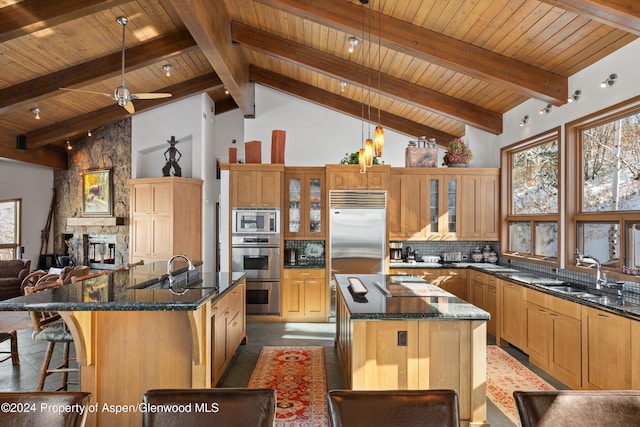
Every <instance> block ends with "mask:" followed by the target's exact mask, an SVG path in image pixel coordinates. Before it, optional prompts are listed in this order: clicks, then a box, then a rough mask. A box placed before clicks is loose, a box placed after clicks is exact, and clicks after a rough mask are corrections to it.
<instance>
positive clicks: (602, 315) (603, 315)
mask: <svg viewBox="0 0 640 427" xmlns="http://www.w3.org/2000/svg"><path fill="white" fill-rule="evenodd" d="M598 316H600V317H604V318H605V319H608V318H609V316H607V315H606V314H600V313H598Z"/></svg>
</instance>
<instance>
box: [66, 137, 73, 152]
mask: <svg viewBox="0 0 640 427" xmlns="http://www.w3.org/2000/svg"><path fill="white" fill-rule="evenodd" d="M67 150H69V151H71V150H73V147H72V146H71V141H69V140H68V139H67Z"/></svg>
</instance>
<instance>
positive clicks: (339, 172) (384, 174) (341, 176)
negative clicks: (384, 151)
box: [326, 165, 391, 190]
mask: <svg viewBox="0 0 640 427" xmlns="http://www.w3.org/2000/svg"><path fill="white" fill-rule="evenodd" d="M326 170H327V177H328V181H329V190H386V189H387V186H388V179H389V171H390V170H391V167H390V166H387V165H374V166H372V167H370V168H367V172H366V173H360V169H359V167H358V165H327V166H326Z"/></svg>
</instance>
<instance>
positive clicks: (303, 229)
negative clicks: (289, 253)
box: [284, 168, 327, 239]
mask: <svg viewBox="0 0 640 427" xmlns="http://www.w3.org/2000/svg"><path fill="white" fill-rule="evenodd" d="M284 182H285V206H284V235H285V237H286V238H288V239H292V238H293V239H295V238H306V239H320V238H324V237H325V235H326V228H327V226H326V219H325V212H326V209H325V185H324V182H325V173H324V168H286V172H285V174H284Z"/></svg>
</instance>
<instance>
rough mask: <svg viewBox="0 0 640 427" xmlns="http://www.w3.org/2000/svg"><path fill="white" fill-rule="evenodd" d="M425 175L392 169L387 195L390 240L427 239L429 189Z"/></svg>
mask: <svg viewBox="0 0 640 427" xmlns="http://www.w3.org/2000/svg"><path fill="white" fill-rule="evenodd" d="M426 181H427V180H426V177H425V176H424V174H422V173H417V174H416V173H409V172H407V171H402V170H398V169H392V170H391V175H390V176H389V191H388V193H387V218H388V221H387V224H388V225H387V226H388V229H389V239H390V240H394V239H400V240H411V239H424V238H425V236H426V228H427V202H426V196H427V188H426Z"/></svg>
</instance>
